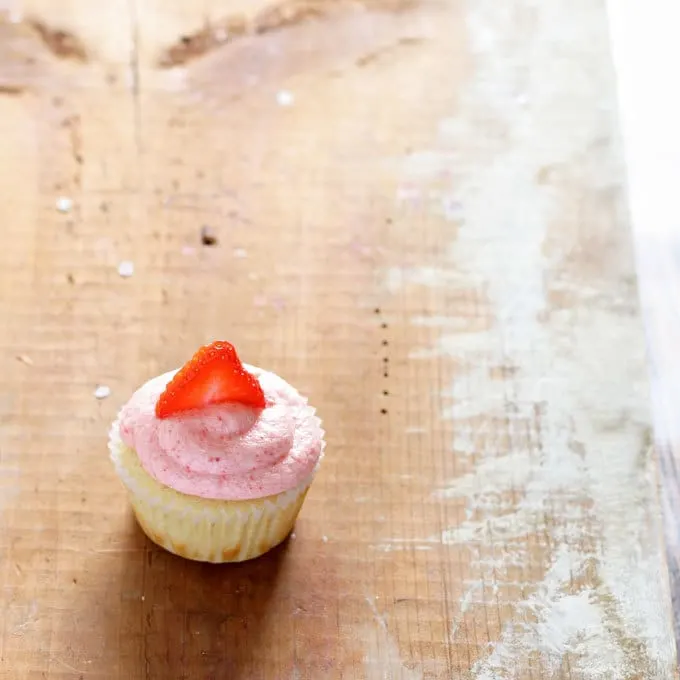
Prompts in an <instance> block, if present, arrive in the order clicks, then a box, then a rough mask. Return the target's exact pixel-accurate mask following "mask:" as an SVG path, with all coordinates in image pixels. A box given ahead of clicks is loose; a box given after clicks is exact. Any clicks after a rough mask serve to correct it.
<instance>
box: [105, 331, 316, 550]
mask: <svg viewBox="0 0 680 680" xmlns="http://www.w3.org/2000/svg"><path fill="white" fill-rule="evenodd" d="M323 436H324V432H323V430H322V429H321V421H320V420H319V419H318V418H317V417H316V416H315V415H314V409H312V408H310V407H309V406H308V404H307V400H306V399H305V398H304V397H302V396H301V395H300V394H299V392H298V391H297V390H296V389H295V388H293V387H292V386H291V385H289V384H288V383H287V382H286V381H285V380H283V379H282V378H280V377H279V376H277V375H275V374H274V373H270V372H268V371H264V370H262V369H260V368H256V367H254V366H248V365H244V364H242V363H241V360H240V359H239V357H238V355H237V354H236V350H235V349H234V347H233V346H232V345H230V344H229V343H228V342H214V343H212V344H211V345H207V346H205V347H202V348H201V349H199V350H198V352H196V354H195V355H194V356H193V357H192V359H191V360H190V361H189V362H188V363H187V364H186V365H185V366H183V367H182V368H181V369H179V370H178V371H171V372H170V373H165V374H163V375H160V376H158V377H156V378H153V379H152V380H149V382H147V383H145V384H144V385H142V387H140V388H139V389H138V390H137V391H136V392H135V393H134V394H133V395H132V398H131V399H130V401H129V402H128V403H127V404H126V405H125V406H124V407H123V408H122V410H121V412H120V414H119V416H118V419H117V420H116V422H115V423H114V424H113V426H112V428H111V432H110V438H109V450H110V452H111V459H112V460H113V463H114V465H115V468H116V472H117V473H118V475H119V476H120V478H121V480H122V481H123V484H124V485H125V486H126V487H127V490H128V493H129V496H130V501H131V503H132V507H133V510H134V512H135V515H136V517H137V520H138V522H139V524H140V526H141V527H142V529H143V530H144V533H146V535H147V536H148V537H149V538H150V539H151V540H152V541H154V542H155V543H157V544H158V545H160V546H161V547H163V548H165V549H166V550H169V551H170V552H173V553H175V554H177V555H181V556H182V557H186V558H189V559H192V560H200V561H203V562H241V561H243V560H249V559H252V558H254V557H258V556H259V555H262V554H263V553H265V552H267V551H268V550H270V549H271V548H273V547H274V546H276V545H278V544H279V543H281V542H282V541H283V540H284V539H285V538H286V537H287V536H288V534H289V533H290V532H291V530H292V528H293V525H294V524H295V520H296V518H297V516H298V513H299V512H300V508H301V507H302V503H303V501H304V499H305V495H306V494H307V490H308V489H309V486H310V484H311V483H312V480H313V478H314V474H315V472H316V470H317V467H318V464H319V461H320V460H321V457H322V454H323V449H324V439H323Z"/></svg>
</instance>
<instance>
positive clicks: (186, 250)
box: [182, 246, 196, 255]
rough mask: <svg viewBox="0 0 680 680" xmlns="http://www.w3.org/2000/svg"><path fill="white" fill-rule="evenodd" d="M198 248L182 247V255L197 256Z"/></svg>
mask: <svg viewBox="0 0 680 680" xmlns="http://www.w3.org/2000/svg"><path fill="white" fill-rule="evenodd" d="M195 254H196V248H194V247H193V246H182V255H195Z"/></svg>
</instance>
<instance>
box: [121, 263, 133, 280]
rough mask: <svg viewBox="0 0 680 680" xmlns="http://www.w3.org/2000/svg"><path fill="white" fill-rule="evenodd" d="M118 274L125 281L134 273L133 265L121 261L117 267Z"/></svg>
mask: <svg viewBox="0 0 680 680" xmlns="http://www.w3.org/2000/svg"><path fill="white" fill-rule="evenodd" d="M118 273H119V274H120V275H121V276H122V277H123V278H125V279H127V278H129V277H130V276H132V275H133V274H134V273H135V265H134V263H133V262H131V261H130V260H123V261H122V262H121V263H120V264H119V265H118Z"/></svg>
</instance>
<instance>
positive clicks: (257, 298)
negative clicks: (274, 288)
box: [253, 295, 267, 307]
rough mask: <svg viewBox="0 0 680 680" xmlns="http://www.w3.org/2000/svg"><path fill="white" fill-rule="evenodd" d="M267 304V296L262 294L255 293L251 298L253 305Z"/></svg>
mask: <svg viewBox="0 0 680 680" xmlns="http://www.w3.org/2000/svg"><path fill="white" fill-rule="evenodd" d="M266 304H267V298H266V296H264V295H256V296H255V297H254V298H253V305H254V306H255V307H264V306H265V305H266Z"/></svg>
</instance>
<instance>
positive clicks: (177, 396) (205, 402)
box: [156, 342, 265, 418]
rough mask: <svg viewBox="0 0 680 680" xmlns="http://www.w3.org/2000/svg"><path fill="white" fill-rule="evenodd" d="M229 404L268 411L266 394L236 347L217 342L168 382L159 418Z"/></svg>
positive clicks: (161, 402) (201, 352)
mask: <svg viewBox="0 0 680 680" xmlns="http://www.w3.org/2000/svg"><path fill="white" fill-rule="evenodd" d="M226 403H231V404H244V405H245V406H252V407H253V408H264V406H265V400H264V392H263V391H262V388H261V387H260V383H259V382H258V380H257V378H256V377H255V376H254V375H252V373H248V371H246V370H245V368H243V364H242V363H241V360H240V359H239V358H238V354H236V350H235V349H234V346H233V345H231V344H230V343H228V342H213V343H212V344H210V345H205V347H201V348H200V349H199V350H198V352H196V354H194V356H193V357H191V359H190V360H189V361H188V362H187V363H186V364H184V366H182V368H180V370H179V371H178V372H177V374H176V375H175V377H174V378H173V379H172V380H171V381H170V382H169V383H168V385H167V387H166V388H165V391H164V392H163V394H161V396H160V397H159V399H158V401H157V402H156V417H158V418H169V417H170V416H174V415H176V414H178V413H183V412H184V411H191V410H193V409H199V408H204V407H206V406H212V405H214V404H226Z"/></svg>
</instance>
